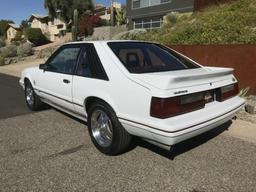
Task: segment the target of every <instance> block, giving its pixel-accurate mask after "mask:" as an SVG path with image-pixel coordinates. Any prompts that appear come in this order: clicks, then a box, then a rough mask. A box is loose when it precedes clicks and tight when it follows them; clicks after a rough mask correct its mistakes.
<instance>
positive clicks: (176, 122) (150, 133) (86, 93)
mask: <svg viewBox="0 0 256 192" xmlns="http://www.w3.org/2000/svg"><path fill="white" fill-rule="evenodd" d="M108 42H109V41H92V42H78V43H75V44H83V43H92V44H93V45H94V46H95V49H96V51H97V53H98V56H99V58H100V60H101V63H102V65H103V67H104V70H105V72H106V74H107V76H108V78H109V80H108V81H104V80H99V79H93V78H86V77H81V76H77V75H69V74H61V73H54V72H48V71H44V70H41V69H39V67H33V68H28V69H25V70H24V71H23V72H22V75H21V78H20V84H21V85H22V87H23V88H24V81H25V78H26V79H28V80H29V81H30V82H31V83H32V86H33V88H34V90H35V92H36V94H37V95H38V96H39V97H40V98H41V100H42V101H43V102H46V103H48V104H50V105H52V106H54V107H56V108H58V109H60V110H63V111H64V112H67V113H69V114H71V115H74V116H75V117H77V118H80V119H82V120H84V121H87V111H86V102H87V101H88V98H100V99H101V100H103V101H105V102H106V103H108V104H109V105H110V106H111V107H112V108H113V110H114V111H115V113H116V115H117V117H118V119H119V121H120V122H121V124H122V125H123V127H124V128H125V130H126V131H127V132H128V133H130V134H131V135H135V136H139V137H141V138H143V139H145V140H147V141H149V142H152V143H154V144H156V145H159V146H161V147H163V148H166V149H167V148H169V147H170V146H172V145H174V144H176V143H179V142H181V141H184V140H186V139H188V138H191V137H194V136H196V135H199V134H201V133H203V132H206V131H208V130H210V129H213V128H215V127H217V126H219V125H221V124H223V123H225V122H227V121H229V120H230V119H231V118H232V117H233V116H234V115H235V112H237V111H238V110H239V109H240V108H241V107H242V106H243V105H244V100H243V99H242V98H240V97H238V96H234V97H232V98H230V99H227V100H225V101H223V102H218V101H213V102H210V103H207V104H206V105H205V107H204V108H202V109H199V110H195V111H192V112H188V113H185V114H181V115H177V116H174V117H170V118H165V119H159V118H156V117H152V116H151V115H150V104H151V99H152V97H159V98H168V97H174V96H179V95H185V94H191V93H196V92H200V91H204V90H211V89H216V88H220V87H223V86H226V85H230V84H233V83H235V82H237V80H236V79H235V77H234V76H233V69H229V68H217V67H203V66H201V68H197V69H190V70H179V71H168V72H157V73H145V74H133V73H130V72H129V71H128V70H127V69H126V68H125V67H124V66H123V64H122V63H121V62H120V60H119V59H118V57H117V56H116V55H115V54H114V53H113V51H112V50H111V49H110V48H109V46H108V44H107V43H108ZM111 42H112V41H111ZM198 65H199V64H198ZM63 79H67V80H69V81H70V83H69V84H65V83H63Z"/></svg>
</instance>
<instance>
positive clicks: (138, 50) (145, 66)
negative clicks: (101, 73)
mask: <svg viewBox="0 0 256 192" xmlns="http://www.w3.org/2000/svg"><path fill="white" fill-rule="evenodd" d="M108 46H109V47H110V48H111V50H112V51H113V52H114V53H115V55H116V56H117V57H118V58H119V60H120V61H121V62H122V63H123V65H124V66H125V68H126V69H127V70H128V71H129V72H130V73H152V72H161V71H176V70H184V69H195V68H200V66H199V65H197V64H196V63H195V62H193V61H191V60H189V59H187V58H185V57H183V56H182V55H180V54H178V53H176V52H175V51H173V50H171V49H169V48H167V47H165V46H163V45H160V44H156V43H146V42H109V43H108Z"/></svg>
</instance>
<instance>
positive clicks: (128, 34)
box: [112, 29, 147, 40]
mask: <svg viewBox="0 0 256 192" xmlns="http://www.w3.org/2000/svg"><path fill="white" fill-rule="evenodd" d="M146 32H147V31H146V30H145V29H134V30H130V31H125V32H122V33H118V34H117V35H115V36H114V37H113V38H112V39H116V40H118V39H128V40H129V39H140V38H141V36H142V35H143V34H145V33H146Z"/></svg>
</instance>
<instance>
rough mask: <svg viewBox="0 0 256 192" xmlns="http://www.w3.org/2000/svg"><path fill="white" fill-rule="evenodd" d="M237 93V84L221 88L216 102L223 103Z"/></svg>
mask: <svg viewBox="0 0 256 192" xmlns="http://www.w3.org/2000/svg"><path fill="white" fill-rule="evenodd" d="M238 93H239V88H238V83H235V84H231V85H227V86H225V87H221V88H220V91H219V97H218V98H217V100H218V101H225V100H227V99H229V98H231V97H234V96H236V95H237V94H238Z"/></svg>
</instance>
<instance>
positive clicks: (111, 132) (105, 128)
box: [88, 101, 132, 155]
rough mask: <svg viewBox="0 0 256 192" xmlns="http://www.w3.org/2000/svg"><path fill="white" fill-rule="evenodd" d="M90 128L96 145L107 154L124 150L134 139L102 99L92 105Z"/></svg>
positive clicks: (89, 113)
mask: <svg viewBox="0 0 256 192" xmlns="http://www.w3.org/2000/svg"><path fill="white" fill-rule="evenodd" d="M88 128H89V133H90V137H91V140H92V142H93V144H94V145H95V147H96V148H97V149H98V150H99V151H101V152H102V153H104V154H107V155H117V154H120V153H122V152H124V151H125V150H126V149H127V148H128V146H129V144H130V142H131V139H132V136H131V135H130V134H129V133H128V132H127V131H126V130H125V129H124V128H123V126H122V125H121V123H120V122H119V121H118V118H117V116H116V114H115V112H114V110H113V109H112V108H111V107H110V106H109V105H108V104H106V103H105V102H102V101H97V102H95V103H94V104H92V106H91V107H90V109H89V112H88Z"/></svg>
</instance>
